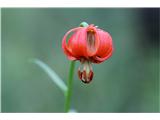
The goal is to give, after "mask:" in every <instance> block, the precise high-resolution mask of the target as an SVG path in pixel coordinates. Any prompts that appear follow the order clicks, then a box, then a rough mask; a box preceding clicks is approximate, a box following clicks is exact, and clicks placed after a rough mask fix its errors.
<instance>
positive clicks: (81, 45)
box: [62, 24, 113, 83]
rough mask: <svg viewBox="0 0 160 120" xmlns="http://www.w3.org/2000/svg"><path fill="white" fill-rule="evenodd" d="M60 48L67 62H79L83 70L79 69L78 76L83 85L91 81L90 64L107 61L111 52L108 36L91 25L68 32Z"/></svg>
mask: <svg viewBox="0 0 160 120" xmlns="http://www.w3.org/2000/svg"><path fill="white" fill-rule="evenodd" d="M69 35H70V37H69ZM68 37H69V38H68ZM67 39H68V42H67ZM62 48H63V51H64V53H65V54H66V56H67V57H68V59H69V60H79V61H80V62H81V64H82V66H83V68H81V66H80V67H79V69H78V76H79V78H80V79H81V80H82V82H84V83H89V82H91V81H92V78H93V70H92V66H91V64H92V63H96V64H99V63H101V62H103V61H105V60H107V59H108V58H109V57H110V56H111V55H112V52H113V45H112V38H111V36H110V34H109V33H108V32H105V31H103V30H102V29H99V28H97V26H94V25H93V24H91V25H87V26H85V27H81V26H80V27H77V28H73V29H71V30H69V31H68V32H67V33H66V34H65V35H64V37H63V40H62Z"/></svg>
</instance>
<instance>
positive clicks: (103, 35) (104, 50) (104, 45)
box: [96, 29, 113, 58]
mask: <svg viewBox="0 0 160 120" xmlns="http://www.w3.org/2000/svg"><path fill="white" fill-rule="evenodd" d="M97 34H98V36H99V47H98V51H97V53H96V55H97V56H100V57H101V58H103V57H106V56H108V54H110V52H112V50H113V49H112V48H113V45H112V38H111V36H110V34H109V33H108V32H105V31H103V30H100V29H99V30H98V32H97ZM110 50H111V51H110Z"/></svg>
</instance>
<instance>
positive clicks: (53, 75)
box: [31, 59, 67, 94]
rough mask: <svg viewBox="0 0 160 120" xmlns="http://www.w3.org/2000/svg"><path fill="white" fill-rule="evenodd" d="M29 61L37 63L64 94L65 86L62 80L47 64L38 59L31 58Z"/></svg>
mask: <svg viewBox="0 0 160 120" xmlns="http://www.w3.org/2000/svg"><path fill="white" fill-rule="evenodd" d="M31 62H33V63H35V64H37V65H38V66H39V67H40V68H41V69H42V70H44V71H45V72H46V73H47V74H48V76H49V77H50V78H51V80H52V81H53V82H54V83H55V84H56V85H57V86H58V87H59V88H60V89H61V90H62V92H63V93H64V94H65V93H66V91H67V86H66V84H65V83H64V82H63V80H62V79H61V78H60V77H59V76H58V75H57V74H56V73H55V72H54V70H52V69H51V68H50V67H49V66H48V65H47V64H45V63H44V62H42V61H41V60H39V59H32V60H31Z"/></svg>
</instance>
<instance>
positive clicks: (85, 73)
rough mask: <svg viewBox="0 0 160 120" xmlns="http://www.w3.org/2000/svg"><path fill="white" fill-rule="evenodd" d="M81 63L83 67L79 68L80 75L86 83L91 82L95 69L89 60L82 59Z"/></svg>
mask: <svg viewBox="0 0 160 120" xmlns="http://www.w3.org/2000/svg"><path fill="white" fill-rule="evenodd" d="M81 65H82V66H83V68H82V69H81V66H80V67H79V69H78V76H79V78H80V79H81V80H82V82H84V83H90V82H91V81H92V78H93V71H92V66H91V62H90V61H89V60H84V59H81Z"/></svg>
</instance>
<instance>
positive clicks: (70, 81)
mask: <svg viewBox="0 0 160 120" xmlns="http://www.w3.org/2000/svg"><path fill="white" fill-rule="evenodd" d="M74 67H75V61H72V62H71V63H70V70H69V77H68V89H67V92H66V100H65V112H69V109H70V103H71V94H72V84H73V74H74Z"/></svg>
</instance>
